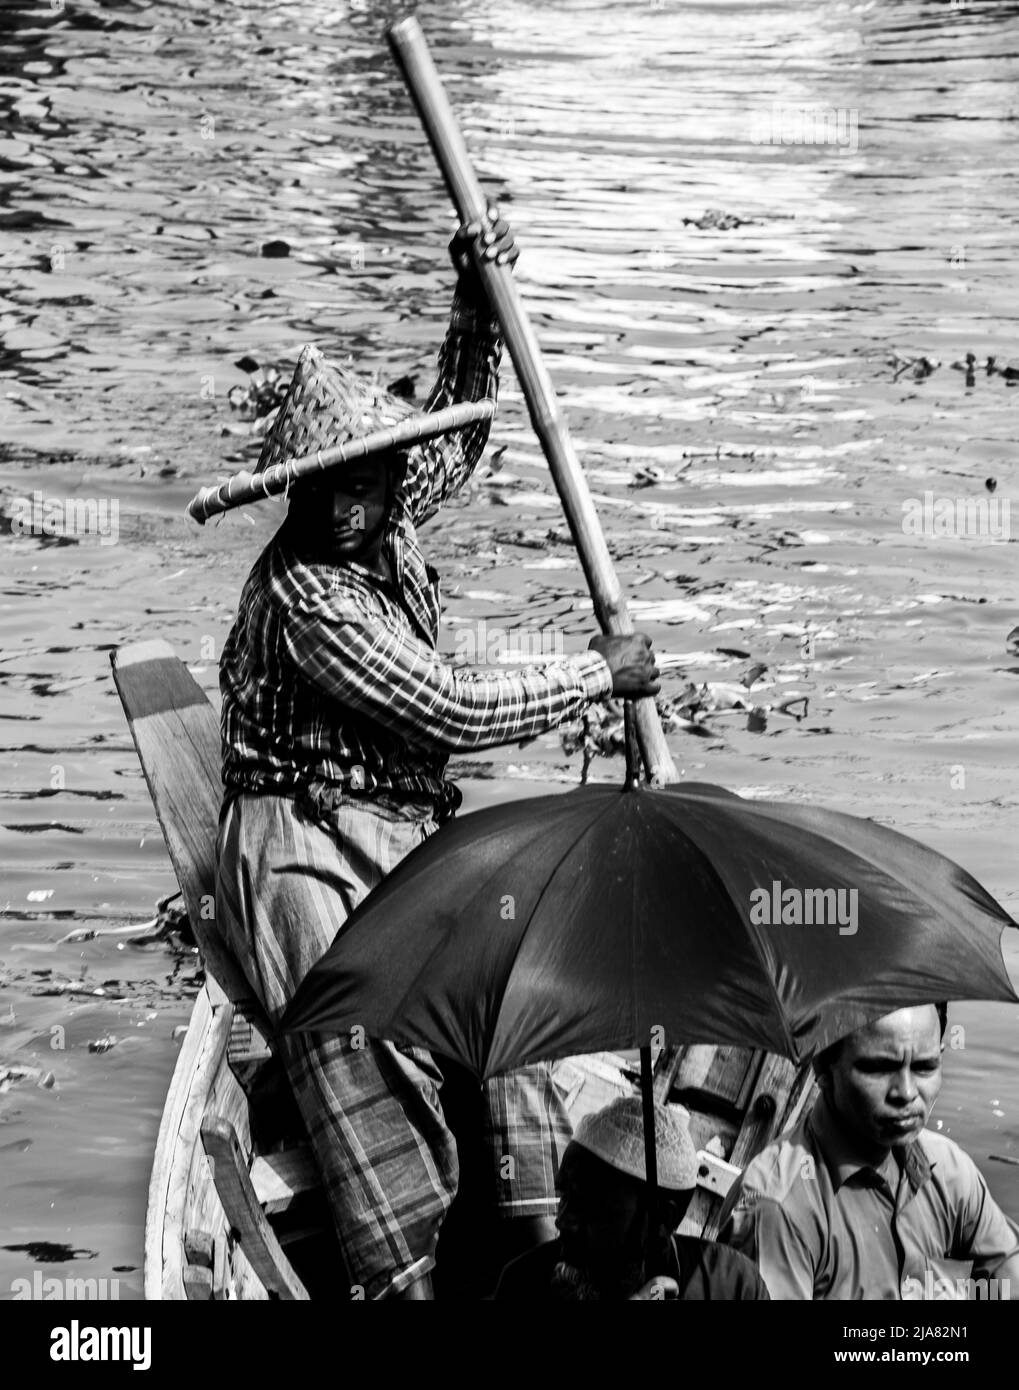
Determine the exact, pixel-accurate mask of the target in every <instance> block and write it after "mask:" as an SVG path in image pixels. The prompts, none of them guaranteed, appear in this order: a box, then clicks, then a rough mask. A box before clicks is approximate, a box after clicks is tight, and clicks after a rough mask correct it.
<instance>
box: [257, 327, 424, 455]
mask: <svg viewBox="0 0 1019 1390" xmlns="http://www.w3.org/2000/svg"><path fill="white" fill-rule="evenodd" d="M414 413H415V407H414V406H413V405H412V404H411V402H410V401H404V400H400V399H399V398H398V397H397V396H392V395H390V394H389V392H387V391H383V390H381V389H379V388H378V387H377V386H375V384H374V383H373V382H371V381H369V380H368V379H367V378H366V377H363V376H360V375H358V374H357V373H356V372H352V371H350V370H349V369H348V368H346V367H342V366H339V365H338V364H337V363H335V362H327V361H326V359H325V358H324V357H323V356H322V354H321V353H320V352H319V351H318V349H317V348H315V347H312V346H311V345H310V344H309V345H308V346H307V347H305V348H304V349H303V350H302V352H301V355H300V357H299V358H298V361H297V366H296V367H295V369H294V375H293V379H292V380H291V382H290V386H289V388H288V389H287V394H286V396H285V397H284V400H283V404H282V405H281V406H280V408H279V412H278V414H277V416H276V419H275V420H274V421H273V424H272V427H271V428H270V430H269V432H268V433H267V434H266V436H265V439H264V440H263V442H262V452H261V454H260V455H259V459H258V466H257V469H256V472H259V473H261V472H264V471H265V469H267V468H271V467H272V466H273V465H274V464H278V463H286V462H288V461H289V460H290V459H295V458H303V457H304V456H305V455H307V454H314V453H316V452H317V451H318V450H319V449H330V448H332V447H333V446H334V445H337V444H342V443H344V442H345V441H346V440H348V439H353V438H357V437H359V436H361V435H366V434H370V433H371V432H372V431H373V430H378V429H383V428H388V427H391V426H393V425H395V424H397V423H398V422H399V421H401V420H404V419H406V418H407V417H408V416H410V415H413V414H414Z"/></svg>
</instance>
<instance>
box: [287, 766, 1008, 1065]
mask: <svg viewBox="0 0 1019 1390" xmlns="http://www.w3.org/2000/svg"><path fill="white" fill-rule="evenodd" d="M1015 925H1016V924H1015V923H1014V922H1013V921H1012V919H1011V918H1010V917H1009V916H1008V915H1007V914H1006V913H1005V912H1004V911H1003V910H1002V909H1001V908H1000V907H999V906H998V905H997V903H996V902H995V901H994V900H993V898H991V896H990V895H989V894H988V893H987V892H986V891H985V890H984V889H983V888H982V887H981V886H980V884H979V883H977V882H976V880H975V879H973V878H972V877H971V876H970V875H969V874H968V873H966V872H965V870H963V869H961V868H960V867H959V866H958V865H956V864H954V863H952V861H951V860H949V859H946V858H945V857H944V856H942V855H940V854H937V853H935V852H934V851H933V850H930V849H928V848H926V847H925V846H923V845H921V844H918V843H917V842H916V841H914V840H911V839H909V838H908V837H907V836H904V835H900V834H898V833H896V832H895V831H892V830H887V829H885V828H884V827H882V826H879V825H876V824H875V823H873V822H872V821H869V820H864V819H860V818H858V817H854V816H849V815H844V814H841V813H839V812H836V811H829V810H823V809H820V808H816V807H807V806H788V805H784V804H781V803H778V802H773V801H750V800H744V799H743V798H741V797H739V796H736V795H734V794H733V793H731V792H727V791H725V790H723V789H722V788H720V787H714V786H709V785H700V784H696V783H686V784H680V785H678V786H670V787H665V788H663V789H660V790H650V789H647V788H636V787H632V786H631V787H627V788H625V789H623V790H622V791H620V790H618V789H617V788H614V787H604V786H598V787H587V788H581V789H578V790H575V791H571V792H567V793H564V794H560V795H555V796H545V797H537V798H533V799H529V800H524V801H517V802H513V803H512V804H510V805H506V806H496V807H492V808H490V809H487V810H484V811H479V812H475V813H474V814H472V815H467V816H464V817H462V818H460V819H458V820H456V821H454V822H452V823H451V824H450V825H449V826H448V827H446V828H444V829H442V830H441V831H439V832H438V833H437V834H435V835H434V836H432V837H431V839H429V840H428V841H427V842H426V843H425V844H424V845H422V846H421V847H420V848H419V849H417V850H415V851H414V852H413V853H412V854H410V855H409V856H408V857H407V858H406V859H405V860H404V861H403V862H402V863H401V864H400V865H399V866H398V867H397V868H396V870H395V871H394V872H393V873H392V874H391V875H390V876H389V877H388V878H387V879H386V881H385V882H384V883H383V884H382V885H381V886H380V887H379V888H377V889H376V890H375V891H374V892H373V893H372V894H371V895H370V897H369V898H368V899H367V900H366V902H365V903H364V904H362V906H361V907H360V908H359V909H358V911H357V912H356V913H354V914H353V915H352V917H351V918H350V919H349V921H348V923H347V924H346V925H345V926H344V927H343V929H342V930H341V931H340V933H339V935H338V937H337V939H336V941H335V942H334V943H333V945H332V946H331V947H330V949H329V951H327V953H326V955H325V956H324V957H323V959H322V960H321V961H320V962H319V963H318V964H317V965H316V966H315V967H314V969H313V970H312V971H311V972H310V973H309V975H308V976H307V977H306V979H305V980H304V982H303V984H302V985H301V987H300V989H299V990H298V992H297V994H296V996H295V998H294V1001H293V1002H292V1004H291V1006H290V1008H289V1009H288V1011H287V1013H286V1015H285V1016H284V1018H283V1022H282V1026H283V1028H284V1029H316V1030H325V1031H346V1030H348V1029H350V1028H353V1027H356V1026H360V1027H363V1028H364V1030H365V1032H366V1033H367V1034H368V1035H369V1036H375V1037H382V1038H388V1039H391V1040H393V1041H395V1042H400V1043H404V1044H416V1045H420V1046H424V1047H428V1048H430V1049H431V1050H432V1051H434V1052H436V1053H438V1054H440V1055H442V1056H447V1057H452V1058H455V1059H456V1060H457V1061H459V1062H461V1063H462V1064H464V1065H466V1066H468V1067H469V1068H470V1069H471V1070H472V1071H473V1072H474V1073H475V1074H476V1075H477V1076H479V1077H481V1078H487V1077H491V1076H494V1075H495V1074H497V1073H499V1072H501V1071H505V1070H511V1069H512V1068H514V1067H518V1066H521V1065H523V1064H525V1063H528V1062H532V1061H537V1060H551V1059H554V1058H557V1057H564V1056H570V1055H573V1054H577V1053H585V1052H593V1051H596V1050H599V1049H602V1048H616V1049H618V1048H631V1047H640V1046H646V1045H647V1043H648V1040H649V1035H652V1036H653V1030H655V1029H660V1030H661V1032H660V1033H659V1034H658V1035H657V1037H658V1041H660V1042H663V1043H664V1042H667V1043H669V1044H670V1045H672V1044H676V1043H680V1042H711V1043H729V1044H732V1045H735V1046H746V1047H759V1048H764V1049H766V1050H768V1051H771V1052H780V1053H784V1054H785V1055H786V1056H788V1057H790V1058H792V1059H793V1060H794V1061H801V1060H803V1059H804V1058H806V1057H808V1056H810V1055H812V1054H813V1053H814V1052H816V1051H817V1050H818V1049H820V1048H822V1047H824V1046H826V1045H827V1044H828V1043H831V1042H834V1041H835V1040H837V1039H838V1038H840V1037H842V1036H844V1035H845V1034H846V1033H848V1032H851V1031H853V1030H854V1029H856V1028H858V1027H860V1026H862V1025H863V1024H864V1023H866V1022H868V1021H871V1020H873V1019H875V1018H878V1017H880V1016H881V1015H883V1014H886V1013H888V1012H890V1011H892V1010H893V1009H897V1008H903V1007H905V1006H907V1005H909V1004H920V1003H929V1002H931V1001H934V1000H938V999H999V1000H1007V1001H1015V1000H1016V995H1015V994H1014V992H1013V990H1012V988H1011V985H1010V984H1009V980H1008V976H1007V974H1006V973H1005V969H1004V964H1003V960H1002V956H1001V948H1000V937H1001V932H1002V929H1003V928H1004V927H1006V926H1015Z"/></svg>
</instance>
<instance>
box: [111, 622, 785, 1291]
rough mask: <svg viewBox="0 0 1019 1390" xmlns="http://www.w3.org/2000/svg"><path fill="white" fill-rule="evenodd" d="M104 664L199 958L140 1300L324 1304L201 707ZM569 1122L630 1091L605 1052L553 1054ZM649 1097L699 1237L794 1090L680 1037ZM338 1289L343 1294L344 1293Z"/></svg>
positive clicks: (735, 1052) (142, 662) (186, 684)
mask: <svg viewBox="0 0 1019 1390" xmlns="http://www.w3.org/2000/svg"><path fill="white" fill-rule="evenodd" d="M112 661H113V674H114V680H115V682H116V686H117V690H118V693H119V695H120V699H121V702H122V704H123V706H124V712H125V714H126V715H127V719H128V722H129V724H130V726H131V732H132V735H133V737H134V741H135V746H136V748H137V750H138V757H139V759H140V761H141V765H142V769H143V771H144V773H145V778H146V781H147V783H148V787H149V791H150V793H151V796H152V800H153V804H154V806H155V809H156V814H157V817H158V819H159V823H160V826H161V827H162V831H163V836H164V838H165V840H166V846H167V849H168V851H169V854H170V859H171V861H172V863H173V867H174V869H175V871H176V874H177V879H178V882H179V884H180V887H181V891H182V894H183V898H184V902H185V905H186V907H187V912H188V917H189V919H190V922H191V926H192V930H193V932H194V935H195V939H196V941H197V942H198V946H199V949H200V952H201V955H202V960H203V964H204V967H205V972H206V983H205V985H204V987H203V989H202V990H201V992H200V994H199V996H198V999H197V1002H196V1004H195V1006H194V1011H193V1013H192V1016H191V1021H190V1024H189V1027H188V1030H187V1035H186V1037H185V1039H184V1042H183V1045H182V1047H181V1051H180V1055H179V1057H178V1059H177V1064H176V1066H175V1068H174V1072H173V1077H172V1079H171V1082H170V1087H169V1091H168V1092H167V1097H166V1104H165V1106H164V1109H163V1115H162V1120H161V1122H160V1126H159V1135H158V1138H157V1141H156V1152H155V1157H154V1160H153V1165H152V1175H151V1180H150V1183H149V1194H148V1208H147V1214H146V1222H145V1275H144V1279H145V1297H146V1298H147V1299H224V1298H243V1299H308V1298H310V1297H317V1296H326V1295H327V1294H329V1293H331V1294H332V1296H334V1297H335V1296H336V1294H337V1291H338V1289H339V1288H340V1285H339V1280H340V1279H341V1278H342V1274H341V1273H340V1271H341V1269H342V1265H341V1262H340V1257H339V1248H338V1245H337V1242H336V1239H335V1235H334V1233H333V1230H332V1226H331V1222H330V1218H329V1213H328V1211H327V1208H326V1203H325V1200H324V1196H323V1193H322V1190H321V1185H320V1181H319V1177H318V1173H317V1170H316V1167H315V1163H314V1161H313V1159H312V1156H311V1153H310V1151H309V1148H308V1146H307V1142H306V1137H305V1135H304V1133H303V1130H302V1124H301V1120H300V1116H299V1114H298V1112H297V1110H296V1107H295V1106H294V1103H293V1101H292V1099H291V1097H290V1094H289V1090H288V1088H287V1086H286V1082H285V1078H284V1076H283V1073H282V1069H281V1068H280V1066H279V1064H278V1063H277V1061H276V1060H275V1059H274V1058H273V1056H272V1052H271V1049H270V1048H269V1046H268V1043H267V1041H266V1040H267V1038H268V1037H269V1035H270V1029H269V1025H268V1021H267V1020H266V1018H265V1016H264V1013H263V1011H262V1009H261V1007H260V1005H259V1003H258V1001H257V1000H256V999H255V998H254V997H253V995H252V992H251V989H250V987H249V986H248V984H247V981H246V980H245V979H244V977H243V975H242V974H241V972H240V970H239V968H238V967H237V965H236V963H235V962H234V961H233V960H232V958H231V957H230V955H229V954H228V953H227V952H226V951H225V950H224V948H223V947H222V945H221V944H220V942H219V940H218V938H217V935H216V931H215V920H214V918H215V882H214V880H215V839H216V829H217V824H218V818H219V809H220V801H221V797H222V785H221V781H220V771H219V769H220V733H219V722H218V719H217V717H216V714H215V711H214V710H213V708H212V706H211V704H210V703H209V701H208V699H207V698H206V696H205V694H204V692H203V691H202V690H201V688H200V687H199V686H198V684H197V683H196V682H195V680H194V679H193V677H192V676H191V674H190V672H189V671H188V670H187V668H186V667H185V666H184V665H183V663H182V662H180V661H179V660H178V658H177V657H176V656H175V655H174V653H173V651H172V649H171V648H170V647H169V646H168V645H167V644H166V643H165V642H161V641H151V642H142V643H138V644H136V645H133V646H130V647H125V648H122V649H121V650H120V651H119V652H116V653H114V655H113V658H112ZM555 1074H556V1079H557V1081H558V1082H559V1084H560V1085H561V1086H562V1087H563V1088H564V1090H565V1091H566V1094H567V1104H568V1106H569V1108H570V1111H571V1114H572V1116H573V1117H574V1119H575V1120H576V1119H577V1118H579V1117H580V1116H581V1115H582V1114H584V1113H586V1112H588V1111H590V1110H594V1109H597V1108H600V1106H602V1105H603V1104H605V1103H606V1102H607V1101H608V1100H610V1099H611V1098H612V1097H613V1096H614V1095H617V1094H620V1093H627V1092H629V1091H631V1090H633V1089H635V1081H636V1076H635V1074H634V1073H632V1072H631V1071H630V1062H629V1061H628V1059H626V1058H623V1057H617V1056H613V1055H611V1054H599V1055H597V1056H595V1057H586V1058H570V1059H568V1060H566V1061H564V1062H559V1063H557V1064H556V1068H555ZM655 1084H656V1091H657V1094H658V1096H659V1099H663V1100H667V1101H668V1102H670V1103H677V1104H682V1105H684V1106H685V1107H686V1109H687V1110H688V1111H689V1114H690V1125H691V1131H692V1134H693V1137H694V1141H695V1143H696V1144H697V1145H698V1148H699V1157H700V1160H701V1161H700V1168H699V1174H698V1191H697V1193H696V1195H695V1197H694V1200H693V1202H692V1203H691V1206H690V1209H689V1211H688V1214H687V1216H686V1219H685V1220H684V1223H683V1227H682V1228H681V1229H682V1230H683V1231H685V1232H688V1233H692V1234H693V1233H700V1234H704V1235H706V1236H708V1237H711V1236H713V1235H714V1234H716V1231H717V1222H718V1214H719V1209H720V1207H721V1202H722V1199H723V1198H724V1196H725V1194H726V1192H727V1191H728V1189H729V1186H730V1185H731V1183H732V1181H733V1178H734V1177H735V1175H736V1174H737V1173H738V1172H739V1170H740V1168H741V1166H742V1165H743V1164H745V1163H746V1162H747V1161H748V1160H749V1159H750V1158H751V1157H753V1155H754V1154H755V1153H756V1152H757V1151H758V1150H759V1149H760V1148H761V1147H762V1146H763V1145H764V1144H766V1143H767V1142H769V1141H770V1140H771V1139H772V1138H773V1137H774V1135H775V1134H777V1133H779V1132H780V1131H781V1130H782V1129H784V1128H785V1127H786V1126H787V1125H789V1124H791V1123H793V1122H794V1121H795V1119H796V1118H797V1116H798V1115H799V1113H800V1111H801V1110H802V1109H803V1107H804V1105H805V1104H806V1103H807V1102H808V1100H809V1098H810V1095H811V1092H812V1081H811V1078H810V1075H809V1072H800V1073H798V1072H797V1070H796V1068H795V1067H794V1066H793V1065H792V1064H791V1063H790V1062H788V1061H786V1060H785V1059H784V1058H778V1057H774V1056H768V1055H766V1054H762V1053H752V1052H748V1051H745V1050H743V1049H737V1048H714V1047H701V1046H691V1047H683V1048H677V1049H671V1050H669V1051H668V1052H666V1053H663V1054H662V1055H661V1056H660V1057H659V1058H658V1067H657V1072H656V1082H655ZM344 1292H345V1293H346V1296H347V1297H349V1296H350V1293H349V1290H344Z"/></svg>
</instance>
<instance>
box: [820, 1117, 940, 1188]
mask: <svg viewBox="0 0 1019 1390" xmlns="http://www.w3.org/2000/svg"><path fill="white" fill-rule="evenodd" d="M810 1128H811V1131H812V1132H813V1135H814V1139H815V1141H816V1143H817V1147H818V1149H819V1150H820V1153H821V1157H822V1158H823V1159H824V1162H825V1166H826V1167H827V1169H828V1172H829V1174H830V1176H831V1180H832V1185H833V1186H834V1188H835V1190H836V1192H837V1191H838V1189H839V1188H840V1187H842V1185H843V1184H844V1183H846V1182H848V1181H849V1179H850V1178H852V1177H855V1176H856V1174H857V1173H868V1174H874V1175H875V1176H876V1177H878V1178H879V1179H882V1180H883V1181H885V1182H887V1183H888V1186H889V1187H891V1188H892V1190H893V1191H894V1189H895V1186H896V1183H895V1182H888V1175H889V1173H891V1174H892V1175H893V1176H895V1175H896V1174H897V1173H899V1172H902V1173H904V1174H905V1176H906V1181H907V1182H908V1183H909V1186H910V1190H911V1191H912V1192H914V1193H916V1192H919V1190H920V1188H921V1187H922V1186H923V1185H924V1183H925V1182H927V1180H928V1179H929V1178H930V1176H931V1171H932V1166H933V1165H932V1164H931V1161H930V1159H929V1158H928V1157H927V1153H926V1150H925V1149H924V1147H923V1144H922V1142H921V1141H922V1132H921V1134H919V1135H917V1137H916V1139H914V1141H913V1142H912V1143H911V1144H907V1145H906V1147H905V1148H902V1149H893V1150H892V1162H893V1163H894V1165H895V1166H894V1169H893V1168H892V1165H891V1163H883V1164H881V1166H880V1167H878V1168H875V1167H874V1165H873V1164H872V1163H869V1162H868V1161H867V1160H866V1159H864V1158H862V1157H861V1156H860V1154H859V1152H858V1151H857V1150H856V1149H855V1147H854V1145H853V1140H852V1136H851V1135H849V1134H847V1133H846V1130H845V1128H844V1127H843V1126H842V1125H841V1124H840V1123H839V1121H838V1119H837V1118H836V1116H835V1114H834V1112H833V1111H832V1109H831V1106H830V1105H829V1104H828V1098H827V1097H826V1096H824V1095H822V1096H821V1097H820V1099H819V1100H818V1102H817V1104H816V1105H815V1106H814V1109H813V1111H812V1112H811V1116H810Z"/></svg>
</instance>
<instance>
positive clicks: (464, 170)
mask: <svg viewBox="0 0 1019 1390" xmlns="http://www.w3.org/2000/svg"><path fill="white" fill-rule="evenodd" d="M387 37H388V39H389V45H390V48H391V49H392V52H393V56H394V58H395V59H396V62H397V64H398V65H399V68H400V71H401V72H402V73H403V77H404V81H405V82H406V84H407V87H408V89H409V91H410V94H411V96H412V98H413V99H414V104H415V106H416V107H417V110H418V115H419V116H420V117H421V122H422V124H423V125H424V128H425V131H426V133H427V135H428V139H429V141H430V142H431V146H432V150H433V151H434V153H435V158H436V160H437V161H438V164H439V168H440V169H441V170H442V175H443V178H444V179H445V181H446V187H447V189H448V191H449V195H450V197H451V199H452V201H453V205H454V207H455V208H456V210H457V213H458V215H459V217H460V221H461V222H463V223H470V222H480V223H482V224H484V223H486V222H487V221H488V200H487V198H486V197H485V195H484V193H483V191H482V189H481V185H480V184H479V183H478V180H477V178H476V176H475V173H474V169H473V167H472V165H471V161H470V156H469V155H468V153H467V147H466V145H465V144H464V140H463V136H462V135H461V133H460V127H459V125H458V124H457V120H456V117H455V116H454V114H453V111H452V109H451V107H450V105H449V101H448V99H447V97H446V93H445V90H444V88H443V85H442V79H441V78H440V77H439V74H438V72H437V71H436V68H435V64H434V63H433V62H432V57H431V54H430V53H429V51H428V45H427V43H426V42H425V36H424V34H423V33H422V32H421V26H420V25H419V24H418V22H417V20H416V19H414V18H408V19H402V20H400V21H399V23H397V24H394V25H393V26H392V27H391V28H390V29H389V30H388V31H387ZM475 264H476V266H477V269H478V274H479V275H480V277H481V282H482V284H483V285H484V287H485V290H486V292H487V294H488V298H489V301H490V303H491V305H492V308H493V310H494V311H495V313H496V315H497V317H498V319H499V322H500V324H501V325H502V331H503V336H504V338H505V340H506V346H507V347H508V348H509V353H510V357H511V358H512V359H513V365H514V367H515V368H516V373H517V379H518V380H519V382H520V387H521V390H522V391H523V393H524V398H525V400H526V401H527V408H528V410H529V411H530V415H531V423H532V425H533V426H534V429H535V431H536V433H537V435H538V438H539V439H540V440H541V445H542V448H543V449H544V451H545V457H546V458H547V459H548V463H549V468H550V470H551V473H552V480H553V482H554V483H555V486H556V490H557V491H558V493H559V498H560V500H561V502H562V505H563V510H564V511H565V513H566V520H567V522H568V523H569V527H570V532H571V534H572V536H573V541H574V544H575V545H576V547H577V553H578V555H579V556H580V563H581V565H582V566H583V569H584V574H585V576H586V578H587V583H588V587H589V589H590V590H591V597H592V599H593V600H594V611H595V615H596V616H597V618H598V621H599V623H600V624H601V627H602V630H603V631H604V632H607V633H630V632H632V631H633V624H632V623H631V621H630V615H629V613H628V612H627V609H626V600H625V598H624V596H623V592H622V590H621V588H620V586H619V580H618V578H617V577H616V572H615V568H614V566H613V564H612V557H611V556H610V555H609V551H608V547H607V546H606V544H605V537H604V535H603V534H602V529H601V524H600V523H599V521H598V514H597V512H596V511H595V507H594V502H593V500H592V498H591V493H590V489H589V488H588V486H587V479H586V478H585V477H584V472H583V469H582V468H581V465H580V460H579V459H578V457H577V453H576V450H575V449H574V447H573V442H572V440H571V439H570V435H569V431H568V430H567V428H566V420H565V419H564V417H563V413H562V411H561V410H560V408H559V403H558V401H557V400H556V394H555V390H554V388H553V386H552V381H551V378H550V377H549V374H548V372H547V371H546V369H545V364H544V361H543V360H542V356H541V349H540V347H539V346H538V340H537V338H536V337H535V335H534V330H533V329H532V327H531V324H530V320H529V319H528V317H527V312H526V310H525V309H524V305H523V301H522V300H521V297H520V292H519V290H518V289H517V285H516V282H515V280H514V279H513V274H512V271H511V270H510V268H509V266H504V265H496V264H495V263H494V262H492V261H489V260H486V259H485V258H484V256H483V255H478V254H475ZM634 706H635V708H634V717H635V720H636V724H637V737H638V740H639V742H640V750H641V755H642V757H643V759H644V765H645V767H646V768H647V774H648V777H649V779H650V780H651V782H652V784H654V785H660V784H661V783H663V782H675V781H678V774H677V772H676V767H675V764H674V763H673V761H672V755H671V754H670V752H669V747H668V744H667V743H666V741H665V732H664V730H663V729H662V723H661V720H660V719H659V717H658V711H657V709H656V708H655V702H654V700H651V699H645V700H637V701H635V702H634Z"/></svg>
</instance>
